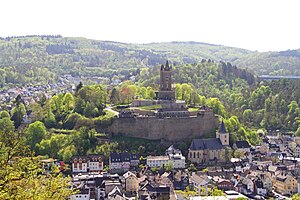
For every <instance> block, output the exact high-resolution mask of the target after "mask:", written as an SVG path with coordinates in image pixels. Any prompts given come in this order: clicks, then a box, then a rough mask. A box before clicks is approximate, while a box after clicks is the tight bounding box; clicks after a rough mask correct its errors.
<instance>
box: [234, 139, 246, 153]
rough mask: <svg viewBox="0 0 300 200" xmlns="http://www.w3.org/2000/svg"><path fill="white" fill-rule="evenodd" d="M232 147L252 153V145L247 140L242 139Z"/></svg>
mask: <svg viewBox="0 0 300 200" xmlns="http://www.w3.org/2000/svg"><path fill="white" fill-rule="evenodd" d="M232 148H233V149H234V150H240V151H242V152H244V153H250V148H251V146H250V145H249V143H248V142H247V141H246V140H241V141H236V142H234V143H233V145H232Z"/></svg>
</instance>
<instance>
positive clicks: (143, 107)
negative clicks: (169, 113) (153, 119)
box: [138, 104, 161, 110]
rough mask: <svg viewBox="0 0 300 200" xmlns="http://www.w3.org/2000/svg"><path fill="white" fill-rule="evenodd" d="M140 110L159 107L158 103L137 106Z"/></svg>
mask: <svg viewBox="0 0 300 200" xmlns="http://www.w3.org/2000/svg"><path fill="white" fill-rule="evenodd" d="M138 108H139V109H140V110H156V109H159V108H161V105H160V104H156V105H151V106H139V107H138Z"/></svg>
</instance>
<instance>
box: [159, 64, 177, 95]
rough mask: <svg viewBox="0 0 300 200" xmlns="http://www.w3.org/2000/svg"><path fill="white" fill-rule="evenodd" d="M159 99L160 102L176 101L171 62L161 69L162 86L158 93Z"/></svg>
mask: <svg viewBox="0 0 300 200" xmlns="http://www.w3.org/2000/svg"><path fill="white" fill-rule="evenodd" d="M156 98H157V99H159V100H175V91H174V90H173V89H172V66H171V65H169V62H168V61H167V62H166V65H165V66H164V65H161V67H160V86H159V92H157V96H156Z"/></svg>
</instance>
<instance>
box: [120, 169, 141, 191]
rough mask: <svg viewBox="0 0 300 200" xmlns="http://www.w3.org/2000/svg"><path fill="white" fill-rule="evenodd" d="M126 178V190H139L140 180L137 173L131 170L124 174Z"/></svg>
mask: <svg viewBox="0 0 300 200" xmlns="http://www.w3.org/2000/svg"><path fill="white" fill-rule="evenodd" d="M123 177H124V179H125V191H126V192H137V191H138V187H139V181H138V178H137V177H136V175H135V174H134V173H132V172H130V171H128V172H126V173H125V174H123Z"/></svg>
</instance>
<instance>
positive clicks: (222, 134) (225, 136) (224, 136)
mask: <svg viewBox="0 0 300 200" xmlns="http://www.w3.org/2000/svg"><path fill="white" fill-rule="evenodd" d="M216 138H219V139H220V141H221V143H222V145H223V146H228V145H229V133H227V131H226V128H225V124H224V121H223V120H222V123H221V126H220V129H219V131H218V132H217V133H216Z"/></svg>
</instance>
